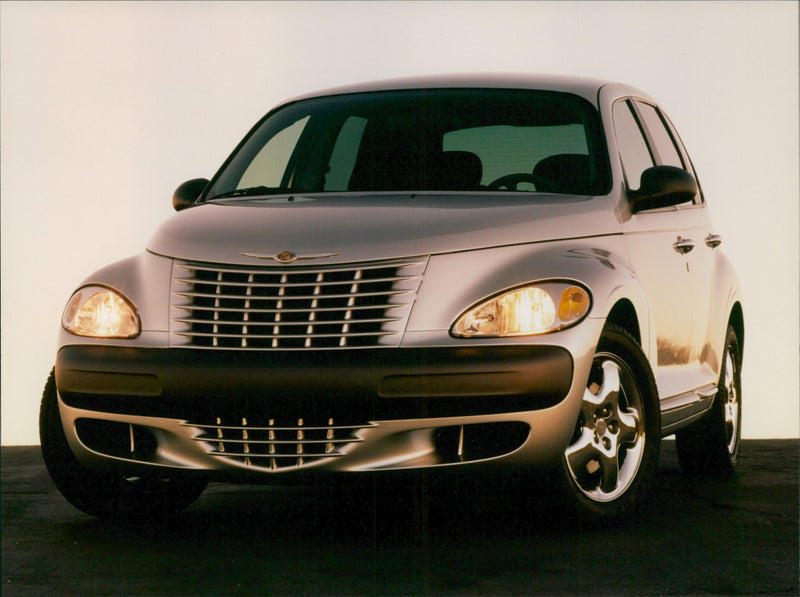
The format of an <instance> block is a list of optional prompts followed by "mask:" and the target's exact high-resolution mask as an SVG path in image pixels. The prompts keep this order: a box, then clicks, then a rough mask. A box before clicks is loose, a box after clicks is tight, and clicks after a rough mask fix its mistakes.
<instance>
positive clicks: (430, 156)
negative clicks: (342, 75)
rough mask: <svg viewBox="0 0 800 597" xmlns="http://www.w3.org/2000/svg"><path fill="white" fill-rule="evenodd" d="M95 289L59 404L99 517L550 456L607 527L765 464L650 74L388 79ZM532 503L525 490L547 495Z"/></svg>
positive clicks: (75, 328) (62, 457)
mask: <svg viewBox="0 0 800 597" xmlns="http://www.w3.org/2000/svg"><path fill="white" fill-rule="evenodd" d="M173 206H174V207H175V209H176V210H177V211H178V212H179V213H177V214H176V215H175V216H173V217H172V218H171V219H170V220H168V221H167V222H166V223H164V224H163V225H162V226H161V227H160V228H159V229H158V231H157V232H156V233H155V235H154V236H153V238H152V239H151V240H150V242H149V244H148V246H147V249H146V251H144V252H142V253H141V254H139V255H137V256H134V257H132V258H130V259H127V260H125V261H121V262H119V263H115V264H112V265H110V266H108V267H106V268H104V269H102V270H100V271H98V272H96V273H94V274H92V275H91V276H89V277H88V278H87V279H86V280H85V281H84V282H83V283H82V284H80V286H79V287H78V289H77V290H76V291H75V293H74V294H73V295H72V297H71V298H70V299H69V301H68V302H67V305H66V308H65V310H64V314H63V319H62V322H61V323H62V330H61V335H60V346H59V349H58V353H57V356H56V361H55V367H54V371H53V373H52V374H51V376H50V378H49V380H48V382H47V384H46V387H45V391H44V396H43V399H42V405H41V414H40V433H41V442H42V451H43V454H44V458H45V462H46V464H47V468H48V470H49V472H50V475H51V476H52V478H53V480H54V482H55V484H56V486H57V487H58V489H59V490H60V491H61V492H62V493H63V495H64V496H65V497H66V498H67V500H69V501H70V502H71V503H72V504H73V505H74V506H76V507H77V508H79V509H80V510H82V511H84V512H86V513H88V514H90V515H94V516H101V517H105V516H119V515H122V516H152V515H156V514H163V513H174V512H177V511H179V510H180V509H182V508H185V507H186V506H188V505H189V504H190V503H191V502H192V501H193V500H195V499H196V498H197V497H198V496H199V495H200V494H201V492H202V491H203V489H204V487H205V485H206V483H207V482H208V481H209V480H225V481H233V482H243V483H251V482H262V481H280V482H284V483H294V482H300V481H301V480H302V481H306V482H308V481H310V482H315V480H317V481H318V480H320V479H321V478H322V476H323V475H332V474H338V475H339V476H340V477H343V478H350V479H354V478H364V477H365V476H366V475H368V474H372V473H377V472H383V471H400V470H408V469H424V468H427V469H437V470H442V471H444V470H447V469H460V472H461V473H462V474H465V473H468V472H469V473H470V474H472V473H475V474H477V473H484V472H485V473H499V474H503V473H504V471H515V472H519V471H534V470H543V469H545V470H546V469H551V470H555V471H557V474H556V475H555V476H554V477H553V478H554V479H555V480H554V481H553V487H552V490H553V491H563V492H564V494H565V495H566V496H567V501H568V502H569V503H570V504H571V505H572V506H574V508H575V509H576V510H577V511H578V512H579V513H580V514H581V515H582V516H585V517H587V518H591V519H595V520H601V521H602V520H612V519H616V518H619V517H621V516H625V515H627V514H628V513H630V512H631V511H632V510H633V508H634V507H635V506H636V505H637V504H638V503H639V502H641V500H642V498H643V496H644V495H645V493H646V490H647V487H648V484H649V483H650V481H651V479H652V477H653V475H654V472H655V470H656V467H657V459H658V454H659V446H660V441H661V439H662V437H665V436H668V435H672V434H676V436H677V448H678V455H679V459H680V462H681V464H682V466H683V467H684V468H685V469H686V470H687V471H689V472H692V473H710V474H717V475H719V474H728V473H730V472H731V470H732V468H733V466H734V464H735V463H736V460H737V456H738V453H739V439H740V429H741V404H742V402H741V400H742V396H741V384H740V374H741V367H742V348H743V343H744V318H743V310H742V301H741V295H740V290H739V287H738V283H737V280H736V275H735V274H734V271H733V269H732V267H731V265H730V263H729V261H728V260H727V259H726V258H725V256H724V254H723V253H722V251H721V249H720V248H719V245H720V243H721V242H722V240H721V237H720V236H719V235H717V233H716V231H715V229H714V228H713V226H712V224H711V221H710V219H709V213H708V208H707V205H706V200H705V197H704V196H703V193H702V191H701V189H700V186H699V183H698V181H697V175H696V173H695V171H694V168H693V166H692V164H691V161H690V159H689V155H688V154H687V152H686V150H685V148H684V146H683V144H682V143H681V141H680V139H679V137H678V134H677V132H676V131H675V128H674V127H673V125H672V123H671V122H670V120H669V119H668V118H667V116H666V115H665V114H664V112H663V111H662V110H661V109H660V108H659V107H658V105H657V104H656V103H655V102H654V101H653V100H652V99H651V98H650V97H648V96H647V95H646V94H645V93H643V92H641V91H639V90H637V89H634V88H632V87H629V86H626V85H622V84H618V83H613V82H606V81H595V80H588V79H579V78H558V77H550V76H548V77H486V76H481V77H452V78H447V77H445V78H442V77H439V78H426V79H414V80H401V81H388V82H379V83H372V84H367V85H359V86H354V87H349V88H341V89H334V90H330V91H326V92H321V93H316V94H312V95H308V96H304V97H301V98H297V99H294V100H291V101H287V102H286V103H284V104H282V105H280V106H278V107H277V108H275V109H274V110H272V111H271V112H269V114H267V115H266V116H265V117H264V118H263V119H262V120H261V121H260V122H259V123H257V124H256V125H255V127H254V128H253V129H252V130H251V131H250V133H249V134H248V135H247V136H246V137H245V139H244V140H243V141H242V142H241V143H240V144H239V146H238V147H237V148H236V149H235V150H234V151H233V153H232V154H231V156H230V157H229V158H228V160H227V161H226V162H225V163H224V164H223V166H222V168H221V169H220V170H219V172H217V174H215V175H214V177H213V178H212V179H211V180H210V181H209V180H206V179H194V180H190V181H188V182H186V183H184V184H183V185H181V186H180V187H179V188H178V189H177V191H176V192H175V194H174V196H173ZM524 490H525V489H524V488H522V487H521V488H520V491H524Z"/></svg>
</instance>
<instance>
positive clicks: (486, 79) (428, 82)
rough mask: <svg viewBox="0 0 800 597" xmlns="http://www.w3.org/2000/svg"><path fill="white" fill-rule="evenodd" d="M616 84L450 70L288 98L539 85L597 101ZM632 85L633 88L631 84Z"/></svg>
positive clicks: (558, 76)
mask: <svg viewBox="0 0 800 597" xmlns="http://www.w3.org/2000/svg"><path fill="white" fill-rule="evenodd" d="M608 84H614V85H619V84H618V83H615V82H614V81H606V80H602V79H592V78H588V77H578V76H566V75H532V74H511V73H509V74H447V75H427V76H421V77H408V78H400V79H386V80H378V81H372V82H364V83H356V84H352V85H346V86H342V87H334V88H331V89H325V90H322V91H317V92H314V93H308V94H303V95H301V96H298V97H295V98H292V99H291V100H288V101H287V102H282V103H288V102H293V101H297V100H301V99H308V98H312V97H320V96H326V95H342V94H346V93H363V92H368V91H390V90H397V89H436V88H472V89H475V88H478V89H481V88H487V89H538V90H552V91H564V92H567V93H572V94H575V95H578V96H580V97H583V98H585V99H587V100H588V101H590V102H591V103H592V104H594V105H597V93H598V91H599V90H600V88H601V87H603V86H605V85H608ZM631 89H633V88H631Z"/></svg>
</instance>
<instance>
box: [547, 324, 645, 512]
mask: <svg viewBox="0 0 800 597" xmlns="http://www.w3.org/2000/svg"><path fill="white" fill-rule="evenodd" d="M660 445H661V411H660V408H659V402H658V392H657V391H656V384H655V381H654V379H653V373H652V371H651V369H650V365H649V363H648V362H647V358H646V357H645V355H644V353H643V352H642V350H641V348H640V347H639V345H638V343H637V342H636V340H635V339H634V338H633V337H632V336H631V335H630V334H629V333H628V332H626V331H625V330H624V329H622V328H619V327H617V326H615V325H613V324H609V325H607V326H606V329H605V330H604V331H603V334H602V336H601V338H600V342H599V343H598V346H597V350H596V352H595V356H594V359H593V362H592V371H591V373H590V376H589V380H588V382H587V387H586V390H585V392H584V399H583V403H582V406H581V413H580V415H579V417H578V421H577V423H576V426H575V432H574V434H573V436H572V439H571V440H570V445H569V446H568V447H567V449H566V450H565V452H564V457H563V458H562V466H561V469H562V475H561V476H562V478H563V481H564V484H565V486H566V489H567V492H566V493H567V495H568V499H569V501H570V503H571V505H572V506H573V508H574V509H576V510H577V511H578V513H579V514H580V515H581V518H582V520H584V521H587V522H594V523H604V522H610V521H617V520H619V519H620V518H622V517H624V516H627V515H629V514H632V513H633V512H634V511H635V509H636V508H637V507H638V506H639V505H640V503H641V502H642V501H643V499H644V497H645V496H646V495H647V491H648V489H649V486H650V484H651V482H652V479H653V476H654V475H655V471H656V468H657V464H658V454H659V449H660Z"/></svg>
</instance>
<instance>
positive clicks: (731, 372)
mask: <svg viewBox="0 0 800 597" xmlns="http://www.w3.org/2000/svg"><path fill="white" fill-rule="evenodd" d="M741 367H742V352H741V349H740V346H739V338H738V336H737V335H736V331H735V330H734V329H733V327H730V326H728V333H727V335H726V337H725V351H724V353H723V357H722V370H721V371H720V376H719V382H718V385H717V395H716V397H715V398H714V404H713V405H712V406H711V409H710V410H709V412H708V414H706V416H705V417H703V418H702V419H700V420H699V421H697V422H696V423H694V424H692V425H690V426H689V427H687V428H685V429H682V430H680V431H678V432H677V433H676V434H675V448H676V450H677V452H678V462H679V463H680V465H681V468H682V469H683V471H684V472H685V473H687V474H689V475H706V476H713V477H723V478H724V477H729V476H730V475H732V474H733V471H734V468H735V466H736V462H737V461H738V459H739V452H740V449H741V437H742V384H741Z"/></svg>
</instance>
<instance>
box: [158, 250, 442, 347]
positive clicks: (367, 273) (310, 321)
mask: <svg viewBox="0 0 800 597" xmlns="http://www.w3.org/2000/svg"><path fill="white" fill-rule="evenodd" d="M426 265H427V258H415V259H408V260H400V261H382V262H368V263H358V264H350V265H337V266H329V267H316V268H314V267H308V266H266V267H263V268H253V267H241V268H239V267H236V266H230V265H221V266H217V265H214V264H201V263H191V262H176V263H175V268H174V276H173V280H172V309H173V310H172V317H171V332H172V344H173V345H175V346H188V347H198V348H220V349H246V350H293V349H304V348H305V349H315V348H316V349H324V348H359V347H367V346H396V345H398V344H399V342H400V337H401V334H402V332H403V330H404V329H405V324H406V322H407V320H408V316H409V314H410V311H411V305H412V303H413V301H414V298H415V296H416V293H417V290H418V289H419V285H420V282H421V279H422V274H423V272H424V269H425V266H426Z"/></svg>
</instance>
